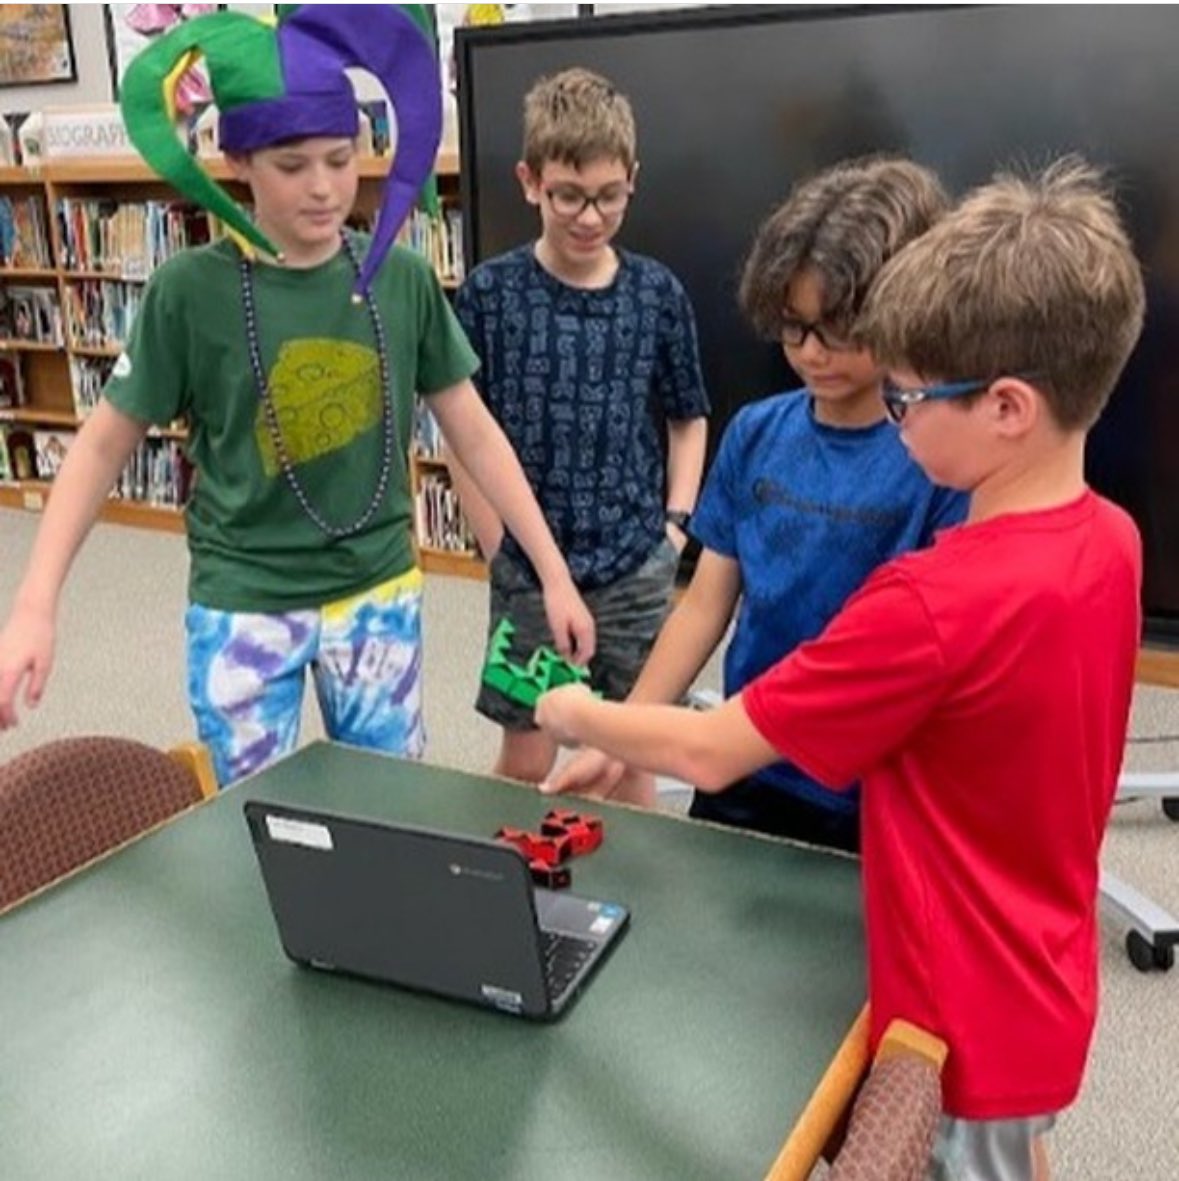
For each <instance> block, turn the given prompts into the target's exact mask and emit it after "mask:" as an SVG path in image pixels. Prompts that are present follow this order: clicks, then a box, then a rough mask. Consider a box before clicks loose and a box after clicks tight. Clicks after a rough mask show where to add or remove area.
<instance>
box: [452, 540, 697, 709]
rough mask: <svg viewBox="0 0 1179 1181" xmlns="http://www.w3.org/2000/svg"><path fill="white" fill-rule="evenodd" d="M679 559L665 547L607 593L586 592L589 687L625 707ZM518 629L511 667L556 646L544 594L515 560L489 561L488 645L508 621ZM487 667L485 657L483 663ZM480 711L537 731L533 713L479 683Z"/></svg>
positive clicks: (666, 606) (663, 614)
mask: <svg viewBox="0 0 1179 1181" xmlns="http://www.w3.org/2000/svg"><path fill="white" fill-rule="evenodd" d="M678 565H679V555H678V554H677V553H676V549H675V546H674V545H672V544H671V542H670V541H668V540H666V539H664V540H663V541H661V542H660V543H659V545H657V546H656V547H655V549H654V551H653V552H652V554H651V556H650V557H649V558H648V559H647V560H646V561H645V562H644V563H643V564H642V565H641V566H640V567H639V568H638V569H637V570H636V571H634V573H633V574H627V575H625V576H623V577H622V578H619V579H617V580H616V581H614V582H612V583H610V584H609V585H608V586H600V587H596V588H595V589H593V590H588V591H582V598H583V599H584V600H585V605H586V606H587V607H588V608H589V610H590V614H591V615H593V617H594V625H595V629H596V632H597V644H596V647H595V651H594V658H593V660H591V661H590V683H591V685H592V687H593V688H594V689H596V690H598V691H599V692H601V693H602V694H603V695H604V696H605V697H607V698H609V699H610V700H612V701H621V700H622V699H623V698H624V697H625V696H626V695H627V694H628V693H629V692H630V690H631V686H632V685H634V683H635V681H636V680H637V679H638V675H639V673H640V672H641V671H642V667H643V664H644V662H645V661H646V659H647V653H648V652H650V651H651V645H652V644H653V643H654V642H655V637H656V636H657V635H658V634H659V629H660V628H661V627H662V626H663V621H664V620H665V619H666V618H667V616H668V613H669V611H670V610H671V598H672V592H673V591H674V589H675V572H676V567H677V566H678ZM505 618H506V619H510V620H511V621H512V624H513V626H514V627H515V629H516V631H515V635H513V637H512V650H511V653H510V655H511V659H512V660H515V661H517V662H519V663H520V664H523V663H525V662H526V661H527V660H528V658H529V657H530V656H531V655H532V653H533V652H534V651H535V650H536V649H537V648H538V647H540V645H541V644H547V645H549V646H551V645H552V643H553V634H552V632H550V631H549V625H548V620H547V619H546V618H545V613H544V597H543V595H542V594H541V592H540V588H539V587H537V586H535V585H533V583H532V582H530V581H529V579H528V576H527V574H526V573H525V572H524V570H523V569H522V568H521V567H520V566H518V565H517V564H516V563H515V562H513V561H511V559H509V558H506V557H504V555H503V554H502V553H498V554H496V555H495V557H494V558H492V559H491V610H490V618H489V620H488V637H489V638H490V636H491V633H492V632H494V631H495V629H496V627H498V626H499V623H500V621H501V620H503V619H505ZM484 659H486V657H485V658H484ZM475 708H476V709H477V710H478V711H479V712H480V713H481V714H482V715H483V716H484V717H485V718H490V719H491V721H493V722H497V723H498V724H499V725H501V726H503V728H504V729H505V730H535V729H536V725H535V723H534V722H533V721H532V710H531V709H530V708H529V707H527V706H523V705H518V704H517V703H516V702H514V701H512V700H510V699H509V698H507V697H505V696H504V695H503V694H502V693H499V692H497V691H496V690H495V689H492V688H490V687H489V686H487V685H484V684H482V683H480V686H479V696H478V697H477V698H476V700H475Z"/></svg>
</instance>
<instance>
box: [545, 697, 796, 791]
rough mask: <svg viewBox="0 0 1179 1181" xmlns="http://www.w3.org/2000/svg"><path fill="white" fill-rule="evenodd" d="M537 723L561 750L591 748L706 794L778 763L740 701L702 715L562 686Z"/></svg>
mask: <svg viewBox="0 0 1179 1181" xmlns="http://www.w3.org/2000/svg"><path fill="white" fill-rule="evenodd" d="M536 722H537V725H539V726H540V727H541V729H543V730H545V731H547V732H548V733H549V735H550V736H551V737H552V738H554V739H555V740H556V741H557V742H560V743H562V744H563V745H566V746H568V745H572V744H574V743H578V742H581V743H585V744H586V745H589V746H596V747H597V748H598V749H599V750H603V751H605V752H606V753H608V754H611V755H614V756H615V757H617V758H620V759H623V760H625V761H626V762H628V763H630V764H632V765H633V766H636V767H640V768H642V770H644V771H652V772H654V773H655V774H657V775H672V776H674V777H675V778H677V779H682V780H684V781H685V782H687V783H691V784H694V785H695V786H696V787H698V788H700V789H701V790H703V791H709V792H714V791H720V790H722V789H723V788H724V787H727V786H728V785H729V784H730V783H732V782H734V781H735V780H737V779H741V778H742V777H743V776H746V775H751V774H752V773H753V772H754V771H757V770H760V769H761V768H762V767H767V766H769V765H770V764H771V763H775V762H777V761H778V758H779V756H778V753H777V751H775V749H774V748H773V747H772V746H771V745H770V743H769V742H767V741H766V739H765V738H763V737H762V736H761V734H760V733H759V732H758V730H757V728H756V727H755V726H754V725H753V723H752V722H751V721H750V720H749V716H748V714H746V712H745V708H744V705H743V703H742V699H741V698H740V697H731V698H730V699H729V700H728V701H726V702H725V703H724V704H723V705H721V706H719V707H718V708H717V709H714V710H708V711H705V712H703V713H701V712H699V711H697V710H691V709H685V708H683V707H681V706H674V705H630V704H618V703H615V702H610V701H603V700H601V699H600V698H597V697H595V696H594V695H593V694H592V693H590V691H589V690H588V689H586V688H585V686H584V685H566V686H564V687H563V688H560V689H553V690H552V691H550V692H548V693H546V694H544V696H543V697H541V699H540V701H538V702H537V705H536Z"/></svg>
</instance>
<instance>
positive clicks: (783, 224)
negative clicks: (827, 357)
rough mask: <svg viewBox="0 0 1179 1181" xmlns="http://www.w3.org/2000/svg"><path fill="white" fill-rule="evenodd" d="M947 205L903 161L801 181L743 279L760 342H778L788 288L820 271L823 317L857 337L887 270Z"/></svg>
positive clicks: (934, 181) (848, 165) (866, 164)
mask: <svg viewBox="0 0 1179 1181" xmlns="http://www.w3.org/2000/svg"><path fill="white" fill-rule="evenodd" d="M948 207H949V198H948V197H947V195H946V192H945V190H944V189H943V188H942V185H941V182H940V181H939V180H938V178H937V176H936V175H934V173H933V172H931V171H930V170H929V169H928V168H923V167H922V166H921V165H919V164H914V163H913V162H912V161H911V160H906V159H904V158H902V157H894V156H870V157H864V158H862V159H858V160H848V161H844V162H843V163H840V164H836V165H835V166H834V167H832V168H828V169H826V170H824V171H823V172H820V173H819V174H818V175H817V176H813V177H810V178H808V179H807V180H804V181H801V182H800V183H799V184H797V185H795V187H794V189H793V190H792V191H791V193H790V196H789V197H787V198H786V200H785V201H784V202H783V203H782V204H781V205H779V206H778V208H777V209H775V210H774V212H773V213H772V214H770V216H769V217H768V218H767V219H766V220H765V221H764V222H763V223H762V225H761V228H760V229H759V230H758V232H757V237H756V238H755V239H754V242H753V247H752V249H751V250H750V252H749V256H748V258H747V259H746V260H745V266H744V270H743V272H742V275H741V287H740V293H739V301H740V304H741V310H742V311H743V312H744V313H745V315H746V317H747V318H748V319H749V321H750V323H751V324H752V325H753V328H754V330H755V331H756V332H757V334H758V335H759V336H762V337H764V338H765V339H766V340H778V339H779V337H780V336H781V332H782V314H783V310H784V305H785V301H786V293H787V289H788V288H789V286H790V284H791V282H792V281H793V280H794V279H795V278H796V277H797V276H798V275H799V274H800V273H801V272H802V271H804V270H807V269H813V270H814V271H815V272H817V274H818V275H819V277H820V278H821V280H822V289H823V319H824V320H825V321H828V322H829V323H831V324H832V325H833V326H835V327H836V328H838V329H839V330H840V331H841V333H843V334H848V335H850V334H851V332H852V330H853V328H854V325H855V321H856V318H857V316H858V314H859V311H860V306H861V304H862V303H863V301H864V298H865V296H866V295H867V293H868V289H869V287H870V286H871V284H872V281H873V280H874V279H875V278H876V274H877V272H878V271H879V270H880V268H881V267H882V266H883V265H884V264H885V263H886V262H887V261H888V260H889V259H890V258H891V257H892V256H893V255H894V254H895V253H896V252H897V251H898V250H900V249H901V247H902V246H904V245H906V244H907V243H908V242H910V241H912V240H913V239H914V238H916V237H917V236H918V235H919V234H923V233H925V231H926V230H928V229H929V227H930V226H931V225H933V223H934V222H935V221H936V220H937V219H938V218H939V217H940V216H941V215H942V214H943V213H944V212H945V211H946V209H947V208H948Z"/></svg>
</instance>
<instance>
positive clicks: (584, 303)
mask: <svg viewBox="0 0 1179 1181" xmlns="http://www.w3.org/2000/svg"><path fill="white" fill-rule="evenodd" d="M617 253H618V271H617V273H616V275H615V277H614V280H613V282H611V283H610V285H609V286H607V287H603V288H599V289H587V288H579V287H570V286H569V285H568V284H566V283H563V282H562V281H561V280H560V279H558V278H556V277H555V276H553V275H551V274H550V273H549V272H548V271H546V270H545V269H544V267H542V266H541V265H540V263H539V262H538V261H537V259H536V256H535V253H534V251H533V247H532V245H526V246H521V247H518V248H517V249H515V250H512V251H509V252H508V253H507V254H503V255H500V256H499V257H498V258H494V259H491V260H489V261H488V262H485V263H482V264H481V265H480V266H478V267H476V268H475V270H474V271H472V272H471V274H470V276H469V277H468V278H467V280H466V282H465V283H464V284H463V286H462V288H461V290H460V291H459V293H458V295H457V297H456V299H455V311H456V312H457V314H458V318H459V322H460V323H461V324H462V326H463V328H464V329H465V331H466V333H467V336H468V337H469V339H470V341H471V344H472V345H473V346H474V349H475V352H476V353H477V354H478V355H479V357H480V360H481V361H482V366H481V368H480V370H479V372H478V373H477V374H476V375H475V379H474V380H475V384H476V385H477V386H478V387H479V391H480V393H481V394H482V396H483V398H484V400H485V401H486V403H487V405H488V407H489V408H490V410H491V412H492V414H493V415H494V416H495V418H496V419H497V420H498V422H499V424H500V426H501V427H502V428H503V430H504V433H505V434H506V435H507V437H508V439H509V441H510V442H511V444H512V447H513V448H514V449H515V451H516V454H517V455H518V456H519V458H520V463H521V465H522V466H523V468H524V472H525V475H526V476H527V477H528V482H529V483H530V484H531V485H532V490H533V492H534V493H535V495H536V498H537V501H538V502H539V503H540V507H541V510H542V511H543V513H544V515H545V519H546V520H547V521H548V524H549V528H550V529H551V530H552V532H553V536H554V538H555V539H556V542H557V546H558V547H559V548H560V550H561V552H562V554H564V556H565V560H566V562H567V563H568V565H569V571H570V573H571V574H572V576H573V580H574V582H575V583H576V584H577V585H578V586H579V587H582V588H583V589H589V588H592V587H596V586H605V585H607V584H609V583H612V582H614V581H616V580H617V579H619V578H622V577H623V576H625V575H627V574H629V573H631V572H632V571H634V570H637V569H638V568H639V567H640V566H641V565H642V564H643V562H645V561H646V560H647V558H649V557H650V556H651V553H652V552H653V551H654V549H655V547H656V546H657V545H658V544H659V543H660V541H661V540H662V539H663V537H664V496H665V475H664V462H663V448H662V444H661V440H660V427H661V424H662V422H663V421H664V420H665V419H690V418H697V417H699V416H700V415H703V414H707V413H708V398H707V395H706V394H705V390H704V377H703V374H702V373H701V370H700V358H699V350H698V346H697V341H696V322H695V317H694V316H693V314H692V306H691V304H690V303H689V301H688V297H687V294H686V293H685V292H684V289H683V287H682V286H681V285H680V283H679V280H678V279H676V277H675V276H674V275H673V274H672V273H671V271H669V270H668V269H667V267H665V266H664V265H663V264H662V263H658V262H656V261H654V260H653V259H650V258H646V257H644V256H642V255H638V254H631V253H629V252H627V251H623V250H619V251H618V252H617ZM504 552H505V554H507V555H508V556H509V557H511V558H512V559H513V560H514V561H516V562H519V563H521V564H523V565H524V566H525V567H527V568H528V569H529V570H531V567H530V566H529V565H528V561H527V558H526V557H525V556H524V554H523V551H522V550H521V549H520V547H519V545H518V544H517V543H516V541H515V539H514V538H513V537H511V536H510V535H509V536H507V537H505V539H504Z"/></svg>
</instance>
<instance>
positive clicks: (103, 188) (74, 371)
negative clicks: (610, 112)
mask: <svg viewBox="0 0 1179 1181" xmlns="http://www.w3.org/2000/svg"><path fill="white" fill-rule="evenodd" d="M204 163H205V165H206V167H207V168H208V171H209V173H210V174H211V175H212V176H213V177H214V178H215V179H216V180H218V181H221V182H222V183H224V184H225V185H226V187H227V188H228V189H229V190H230V192H232V193H233V194H234V196H235V197H238V198H239V199H244V198H245V197H246V195H247V193H246V190H245V188H244V186H242V185H240V184H239V183H238V182H237V181H235V180H234V179H233V177H232V175H231V173H230V170H229V167H228V165H227V164H226V163H225V161H224V160H221V159H218V158H215V159H211V160H206V161H204ZM388 165H389V160H388V158H387V157H365V158H363V159H361V161H360V188H359V191H358V195H357V204H356V212H357V214H358V215H359V216H360V217H361V218H362V219H365V220H370V219H371V217H372V215H373V214H374V213H375V212H376V209H377V206H378V203H379V199H380V188H381V182H382V181H383V179H384V177H385V174H386V172H387V170H388ZM437 176H438V185H439V192H440V195H441V196H442V199H443V203H444V206H445V207H448V208H453V206H454V205H455V203H456V202H457V197H458V156H457V153H456V152H453V151H444V152H442V153H440V154H439V157H438V164H437ZM188 208H191V207H188ZM0 212H2V213H3V218H2V219H0V221H2V222H3V225H4V227H5V229H6V232H5V233H4V234H3V236H2V237H0V507H4V508H15V509H23V510H26V511H30V512H39V511H41V510H42V509H43V508H44V506H45V503H46V500H47V498H48V497H49V496H50V495H51V493H52V476H53V473H54V471H55V470H56V464H57V463H60V457H61V455H62V454H64V451H65V449H67V448H68V445H69V442H70V440H71V439H72V436H73V433H74V432H76V431H77V429H78V427H79V426H80V425H81V423H82V421H83V420H84V417H85V414H86V412H87V409H88V407H89V406H91V405H93V403H94V402H95V401H96V400H97V398H98V396H99V394H100V392H101V389H102V386H103V384H104V383H105V380H106V376H107V375H108V374H109V371H110V368H111V367H112V366H113V364H114V361H115V359H116V358H117V357H118V355H119V352H120V344H121V341H122V339H123V338H124V337H125V335H126V332H127V330H128V329H129V327H130V324H131V321H132V319H133V317H134V314H135V311H136V309H137V307H138V303H139V299H140V297H141V294H142V290H143V285H144V283H145V282H146V281H147V279H148V277H149V276H150V273H151V270H152V268H153V266H154V265H157V264H158V263H159V262H161V261H163V258H164V257H166V256H167V255H168V254H170V253H173V252H174V251H175V250H176V249H180V248H182V247H183V246H185V245H187V244H189V242H191V241H193V240H196V241H199V240H201V235H202V234H206V235H207V233H208V222H207V221H205V222H204V229H203V231H201V230H199V229H198V222H199V221H200V220H201V219H204V218H206V215H205V214H204V213H203V212H197V211H195V210H193V211H191V212H188V211H187V210H186V207H185V206H184V203H182V202H181V201H179V200H178V195H177V194H176V193H175V191H174V190H172V189H171V188H170V187H169V186H168V185H167V184H166V183H165V182H164V181H162V180H160V178H159V177H157V176H156V175H155V173H153V172H152V171H151V170H150V169H149V168H148V167H147V166H146V165H145V164H143V163H142V162H140V161H138V160H131V159H122V158H120V159H107V160H103V159H87V160H76V161H75V160H70V161H59V162H47V163H45V164H43V165H42V166H40V167H38V168H33V169H25V168H20V167H0ZM153 219H154V220H153ZM186 219H188V220H187V221H186ZM100 226H101V227H102V228H101V229H100V228H98V227H100ZM408 234H409V236H410V240H409V245H411V246H412V247H414V248H415V249H419V250H421V251H422V252H423V253H426V254H427V256H428V257H431V260H432V261H433V262H434V264H435V269H436V270H437V271H438V272H439V277H440V279H441V281H442V284H443V286H444V287H446V288H448V289H450V290H453V289H455V288H457V286H458V283H459V281H460V276H459V274H458V267H455V266H453V265H451V266H448V258H447V255H446V252H445V250H444V249H443V248H442V246H441V242H442V239H443V238H444V237H445V235H442V236H440V235H439V234H438V233H437V231H436V228H435V227H431V226H430V225H429V224H428V222H426V221H425V220H423V221H422V222H421V223H418V224H415V225H413V226H411V227H410V229H409V231H408ZM194 235H195V238H194ZM130 242H138V243H139V245H140V248H139V249H137V250H134V251H127V250H125V249H123V250H120V249H119V247H120V246H126V244H127V243H130ZM161 242H162V243H164V244H165V249H164V250H163V252H162V253H161V252H160V251H159V250H157V249H155V247H156V246H158V245H159V244H160V243H161ZM104 247H110V249H104ZM457 253H458V258H459V259H460V260H461V251H459V252H457ZM454 257H455V252H454V251H451V253H450V256H449V259H450V260H453V259H454ZM184 438H185V434H184V430H183V424H177V425H176V426H175V427H174V428H172V429H167V430H153V431H152V432H150V433H149V436H148V438H147V440H146V441H145V444H144V448H143V449H142V452H141V454H139V455H137V456H136V457H135V459H134V460H133V462H132V464H131V465H129V467H128V471H127V472H125V473H124V474H123V477H122V478H121V479H120V482H119V486H118V487H117V488H116V493H115V494H113V495H112V498H111V499H110V500H109V501H108V503H107V504H106V505H105V506H104V508H103V511H102V512H101V514H100V519H102V520H107V521H115V522H119V523H123V524H131V525H137V526H141V527H145V528H154V529H164V530H168V531H172V532H177V533H179V532H183V528H184V525H183V513H182V507H181V506H182V504H183V499H184V493H185V490H186V486H187V484H186V477H185V476H184V466H185V465H184V463H183V461H182V458H181V448H182V444H183V441H184ZM14 440H15V442H14ZM410 478H411V488H412V491H413V494H414V502H415V505H418V504H419V501H420V500H421V499H422V498H425V497H433V498H434V499H435V500H436V499H438V495H439V493H438V489H439V487H440V485H443V484H445V483H446V482H447V476H446V470H445V464H444V463H442V462H441V461H440V460H439V459H437V458H436V456H435V457H432V456H431V455H430V454H428V453H427V452H426V451H425V450H424V448H422V447H420V446H419V445H418V443H417V442H416V441H415V444H414V447H413V453H412V454H411V456H410ZM417 515H418V518H419V519H420V520H422V521H423V522H426V521H427V520H429V521H430V522H431V523H432V522H433V521H434V518H435V515H436V514H435V513H434V512H433V510H431V511H429V512H427V511H426V510H425V508H422V509H420V511H419V512H418V514H417ZM416 540H417V544H418V549H419V558H420V562H421V565H422V568H423V569H424V570H426V571H427V572H441V573H450V574H462V575H467V576H471V577H482V576H484V575H483V565H482V563H481V562H480V561H479V560H478V559H477V558H475V557H474V555H473V550H472V549H471V547H470V546H469V545H464V546H456V545H455V544H454V543H453V541H451V542H450V543H447V544H443V543H442V541H441V540H440V539H439V537H437V536H435V535H433V534H430V533H427V534H425V535H423V534H421V533H417V534H416Z"/></svg>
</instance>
